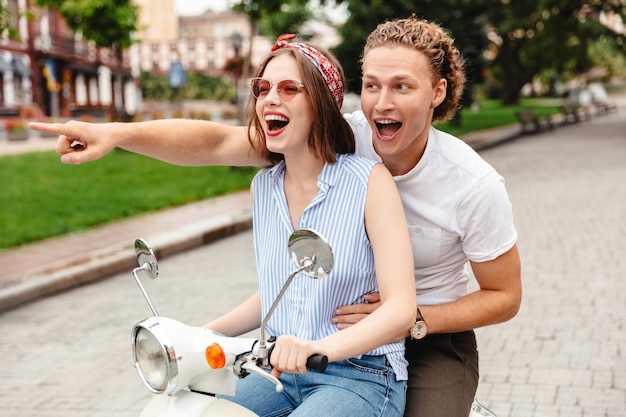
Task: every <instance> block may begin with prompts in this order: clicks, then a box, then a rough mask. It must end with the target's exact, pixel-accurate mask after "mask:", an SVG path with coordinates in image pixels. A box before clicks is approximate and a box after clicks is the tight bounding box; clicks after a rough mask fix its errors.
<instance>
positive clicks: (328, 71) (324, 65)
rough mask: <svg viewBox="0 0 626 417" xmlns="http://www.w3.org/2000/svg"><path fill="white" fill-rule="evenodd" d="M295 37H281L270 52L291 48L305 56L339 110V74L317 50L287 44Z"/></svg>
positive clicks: (340, 93) (297, 44) (340, 94)
mask: <svg viewBox="0 0 626 417" xmlns="http://www.w3.org/2000/svg"><path fill="white" fill-rule="evenodd" d="M295 37H296V35H291V34H290V35H282V36H280V37H279V38H278V39H277V40H276V43H275V44H274V46H273V47H272V52H274V51H276V50H277V49H280V48H293V49H297V50H298V51H300V52H301V53H302V54H304V56H306V57H307V58H308V59H309V61H311V62H312V63H313V65H315V68H317V70H318V71H319V72H320V74H322V77H324V81H326V85H327V86H328V89H329V90H330V93H331V94H332V95H333V98H334V99H335V102H336V103H337V106H338V107H339V108H340V109H341V104H342V103H343V81H342V80H341V73H340V72H339V70H338V69H337V67H336V66H335V65H333V63H332V62H330V60H329V59H328V58H326V56H325V55H324V54H323V53H321V52H320V51H318V50H317V49H315V48H313V47H311V46H309V45H306V44H304V43H289V42H287V41H288V40H289V39H293V38H295Z"/></svg>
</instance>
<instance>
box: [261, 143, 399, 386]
mask: <svg viewBox="0 0 626 417" xmlns="http://www.w3.org/2000/svg"><path fill="white" fill-rule="evenodd" d="M337 159H338V161H337V163H336V164H332V165H331V164H326V165H325V166H324V168H323V169H322V172H321V173H320V175H319V177H318V180H317V185H318V188H319V192H318V194H317V195H316V196H315V197H314V198H313V200H312V201H311V202H310V203H309V205H308V206H307V207H306V208H305V210H304V212H303V213H302V215H301V216H300V219H299V224H298V227H299V228H307V229H312V230H315V231H317V232H318V233H320V234H321V235H322V236H323V237H324V238H325V239H326V240H327V241H328V242H329V244H330V246H331V248H332V250H333V253H334V265H333V270H332V271H331V273H330V274H329V275H328V277H326V278H323V279H312V278H308V277H306V276H304V275H302V274H299V275H298V276H296V277H295V278H294V280H293V281H292V283H291V285H290V287H289V288H288V289H287V291H286V293H285V296H284V297H283V299H282V300H281V301H280V302H279V304H278V306H277V308H276V310H275V312H274V314H273V316H272V317H271V318H270V320H269V322H268V326H267V329H266V330H267V332H268V334H270V335H274V336H280V335H294V336H297V337H301V338H305V339H309V340H318V339H322V338H324V337H326V336H328V335H330V334H333V333H335V332H337V331H338V329H337V327H336V326H335V325H334V324H333V323H331V321H330V320H331V317H333V315H334V312H335V310H336V308H337V307H339V306H343V305H349V304H355V303H363V302H364V300H363V294H367V293H370V292H374V291H378V285H377V283H376V271H375V269H374V254H373V252H372V247H371V244H370V242H369V239H368V237H367V233H366V231H365V198H366V196H367V184H368V180H369V176H370V173H371V171H372V168H373V167H374V165H375V164H376V163H375V162H373V161H370V160H367V159H365V158H360V157H355V156H353V155H337ZM284 173H285V164H284V161H283V162H281V163H279V164H277V165H275V166H274V167H272V168H267V169H264V170H261V171H260V172H259V173H258V174H257V175H256V177H255V178H254V180H253V182H252V190H253V196H254V205H253V207H254V208H253V225H254V228H253V229H254V232H253V234H254V246H255V255H256V263H257V271H258V280H259V291H260V295H261V304H262V312H263V317H265V315H266V314H267V312H268V310H269V308H270V307H271V305H272V303H273V301H274V299H275V298H276V296H277V295H278V293H279V292H280V290H281V288H282V286H283V284H284V283H285V281H286V280H287V278H288V277H289V275H290V274H291V272H292V271H293V270H294V269H295V268H296V266H295V264H294V263H293V262H292V261H291V259H290V258H289V252H288V250H287V244H288V240H289V236H290V234H291V233H292V232H293V228H292V226H291V220H290V216H289V209H288V207H287V201H286V198H285V192H284V188H283V178H284ZM372 331H376V329H372ZM365 354H367V355H383V354H384V355H386V356H387V358H388V360H389V363H390V364H391V366H392V368H393V369H394V371H395V373H396V377H397V379H399V380H405V379H408V374H407V370H406V367H407V362H406V360H405V359H404V342H403V341H402V342H397V343H390V344H386V345H383V346H381V347H379V348H377V349H375V350H373V351H370V352H367V353H365Z"/></svg>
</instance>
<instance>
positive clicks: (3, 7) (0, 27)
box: [0, 1, 20, 39]
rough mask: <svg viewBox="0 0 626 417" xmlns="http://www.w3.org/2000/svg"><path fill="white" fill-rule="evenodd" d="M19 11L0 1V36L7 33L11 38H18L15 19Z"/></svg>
mask: <svg viewBox="0 0 626 417" xmlns="http://www.w3.org/2000/svg"><path fill="white" fill-rule="evenodd" d="M18 18H19V12H18V11H17V10H16V9H14V8H11V7H9V6H8V4H6V3H5V2H1V1H0V36H2V35H4V34H7V35H8V36H9V38H11V39H19V37H20V34H19V32H18V30H17V19H18Z"/></svg>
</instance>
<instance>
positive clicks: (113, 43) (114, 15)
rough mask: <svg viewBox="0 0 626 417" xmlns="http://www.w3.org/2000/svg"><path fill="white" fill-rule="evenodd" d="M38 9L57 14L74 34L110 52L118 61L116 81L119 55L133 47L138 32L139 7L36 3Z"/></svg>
mask: <svg viewBox="0 0 626 417" xmlns="http://www.w3.org/2000/svg"><path fill="white" fill-rule="evenodd" d="M36 1H37V4H38V5H39V6H43V7H51V8H54V9H56V10H58V11H59V13H60V14H61V16H63V18H65V20H66V22H67V25H68V26H69V27H70V29H71V30H72V31H73V32H75V33H81V34H82V35H83V37H84V38H85V39H89V40H91V41H93V42H94V43H95V44H96V46H97V47H99V48H110V49H111V50H113V52H114V55H115V57H116V59H117V73H118V79H120V80H121V75H122V52H123V50H124V49H126V48H128V47H130V46H131V45H132V44H133V38H132V36H133V33H134V32H136V31H137V10H138V6H137V5H135V4H134V3H133V1H132V0H36Z"/></svg>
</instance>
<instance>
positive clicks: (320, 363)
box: [306, 353, 328, 372]
mask: <svg viewBox="0 0 626 417" xmlns="http://www.w3.org/2000/svg"><path fill="white" fill-rule="evenodd" d="M327 366H328V356H326V355H320V354H319V353H316V354H314V355H311V356H309V358H308V359H307V360H306V367H307V369H308V370H315V371H319V372H324V371H326V367H327Z"/></svg>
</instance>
